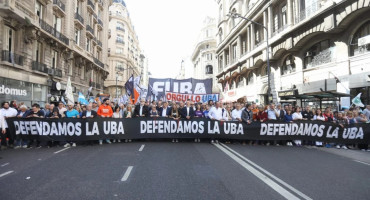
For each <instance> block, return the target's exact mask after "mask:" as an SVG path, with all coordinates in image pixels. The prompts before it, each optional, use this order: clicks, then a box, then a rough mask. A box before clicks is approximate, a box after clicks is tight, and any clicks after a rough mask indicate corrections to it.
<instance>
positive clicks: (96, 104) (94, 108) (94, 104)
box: [92, 101, 99, 112]
mask: <svg viewBox="0 0 370 200" xmlns="http://www.w3.org/2000/svg"><path fill="white" fill-rule="evenodd" d="M98 109H99V106H98V102H96V101H94V102H93V104H92V110H93V111H95V112H98Z"/></svg>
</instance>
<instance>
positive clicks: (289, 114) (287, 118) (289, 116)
mask: <svg viewBox="0 0 370 200" xmlns="http://www.w3.org/2000/svg"><path fill="white" fill-rule="evenodd" d="M284 120H285V122H288V123H292V122H293V116H292V111H291V110H289V109H287V110H286V114H285V116H284ZM286 145H287V146H293V143H292V141H291V140H288V141H286Z"/></svg>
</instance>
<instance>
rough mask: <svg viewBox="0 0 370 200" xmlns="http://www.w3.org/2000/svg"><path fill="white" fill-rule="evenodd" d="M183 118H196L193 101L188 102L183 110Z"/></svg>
mask: <svg viewBox="0 0 370 200" xmlns="http://www.w3.org/2000/svg"><path fill="white" fill-rule="evenodd" d="M181 114H182V116H181V117H182V118H184V119H188V120H189V119H192V118H193V117H194V109H193V106H191V101H187V102H186V106H185V107H183V108H182V112H181Z"/></svg>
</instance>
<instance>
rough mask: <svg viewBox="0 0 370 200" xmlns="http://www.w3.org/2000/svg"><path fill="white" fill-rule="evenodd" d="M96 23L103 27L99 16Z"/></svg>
mask: <svg viewBox="0 0 370 200" xmlns="http://www.w3.org/2000/svg"><path fill="white" fill-rule="evenodd" d="M98 24H99V25H101V26H102V27H103V21H102V20H101V19H99V18H98Z"/></svg>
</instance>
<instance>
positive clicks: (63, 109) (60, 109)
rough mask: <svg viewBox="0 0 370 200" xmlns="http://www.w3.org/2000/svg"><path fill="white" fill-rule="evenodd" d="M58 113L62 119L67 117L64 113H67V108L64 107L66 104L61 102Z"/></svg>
mask: <svg viewBox="0 0 370 200" xmlns="http://www.w3.org/2000/svg"><path fill="white" fill-rule="evenodd" d="M58 111H59V114H60V115H61V116H62V117H65V116H64V112H65V111H67V108H65V107H64V103H63V102H61V101H60V102H59V103H58Z"/></svg>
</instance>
